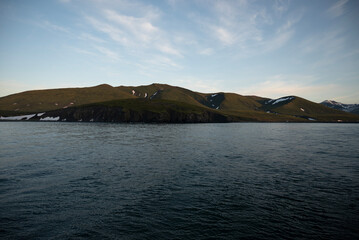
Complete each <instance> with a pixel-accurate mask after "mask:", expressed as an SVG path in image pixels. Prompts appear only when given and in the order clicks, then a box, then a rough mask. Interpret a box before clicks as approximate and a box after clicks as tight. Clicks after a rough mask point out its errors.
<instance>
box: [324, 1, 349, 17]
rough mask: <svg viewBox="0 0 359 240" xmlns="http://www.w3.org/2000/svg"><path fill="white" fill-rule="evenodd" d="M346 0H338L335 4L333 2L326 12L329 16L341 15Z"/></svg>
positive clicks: (343, 11)
mask: <svg viewBox="0 0 359 240" xmlns="http://www.w3.org/2000/svg"><path fill="white" fill-rule="evenodd" d="M348 1H349V0H339V1H337V2H336V3H335V4H333V5H332V6H331V7H330V8H329V9H328V10H327V13H328V14H329V16H330V17H332V18H336V17H340V16H341V15H343V14H344V13H345V4H346V3H347V2H348Z"/></svg>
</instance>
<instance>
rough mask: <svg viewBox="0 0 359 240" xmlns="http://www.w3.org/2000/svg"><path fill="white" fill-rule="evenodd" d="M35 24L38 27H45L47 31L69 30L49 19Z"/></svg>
mask: <svg viewBox="0 0 359 240" xmlns="http://www.w3.org/2000/svg"><path fill="white" fill-rule="evenodd" d="M37 25H39V26H40V27H42V28H45V29H47V30H49V31H56V32H62V33H70V30H69V29H67V28H65V27H62V26H60V25H57V24H54V23H51V22H50V21H47V20H45V21H43V22H40V23H38V24H37Z"/></svg>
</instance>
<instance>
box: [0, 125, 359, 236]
mask: <svg viewBox="0 0 359 240" xmlns="http://www.w3.org/2000/svg"><path fill="white" fill-rule="evenodd" d="M358 140H359V125H358V124H285V123H231V124H105V123H44V122H41V123H39V122H1V123H0V143H1V144H0V238H1V239H239V238H242V239H253V238H256V239H268V238H271V239H313V238H315V239H357V238H359V231H358V230H357V229H358V228H357V226H359V144H358V142H359V141H358Z"/></svg>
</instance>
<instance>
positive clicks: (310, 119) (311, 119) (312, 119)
mask: <svg viewBox="0 0 359 240" xmlns="http://www.w3.org/2000/svg"><path fill="white" fill-rule="evenodd" d="M308 120H309V121H317V120H316V119H314V118H308Z"/></svg>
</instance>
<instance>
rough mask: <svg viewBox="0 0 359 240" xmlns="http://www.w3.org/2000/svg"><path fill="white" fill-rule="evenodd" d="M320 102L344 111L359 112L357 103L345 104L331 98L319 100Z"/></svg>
mask: <svg viewBox="0 0 359 240" xmlns="http://www.w3.org/2000/svg"><path fill="white" fill-rule="evenodd" d="M321 104H323V105H324V106H327V107H330V108H334V109H337V110H341V111H344V112H349V113H354V114H359V104H345V103H341V102H336V101H333V100H325V101H324V102H321Z"/></svg>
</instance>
